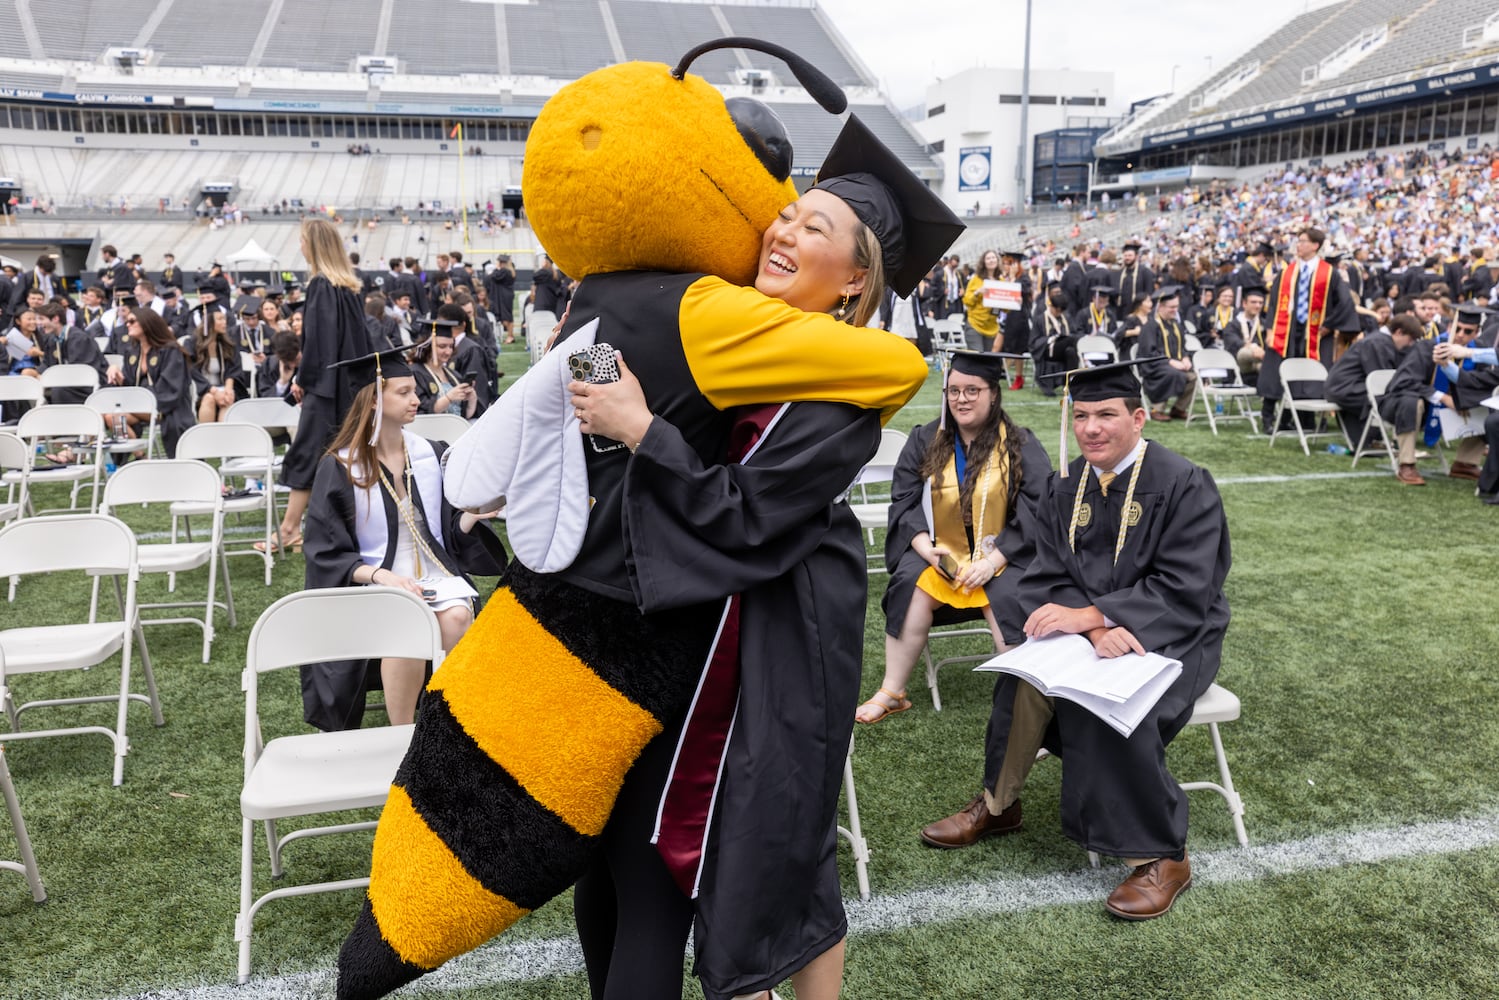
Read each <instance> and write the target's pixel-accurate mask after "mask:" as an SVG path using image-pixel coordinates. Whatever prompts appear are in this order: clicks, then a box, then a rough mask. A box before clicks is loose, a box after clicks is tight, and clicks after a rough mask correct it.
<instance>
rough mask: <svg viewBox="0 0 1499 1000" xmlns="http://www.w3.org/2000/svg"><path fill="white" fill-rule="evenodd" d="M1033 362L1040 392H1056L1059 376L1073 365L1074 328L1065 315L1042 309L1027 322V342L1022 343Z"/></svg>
mask: <svg viewBox="0 0 1499 1000" xmlns="http://www.w3.org/2000/svg"><path fill="white" fill-rule="evenodd" d="M1026 348H1027V350H1028V352H1029V353H1030V356H1031V358H1032V360H1033V361H1034V362H1035V365H1036V384H1037V387H1038V388H1040V390H1041V393H1042V395H1045V396H1054V395H1056V392H1057V389H1058V387H1059V386H1060V385H1061V384H1062V375H1063V373H1064V372H1067V371H1070V370H1071V369H1073V368H1076V367H1077V331H1076V330H1074V329H1073V328H1072V325H1071V324H1070V323H1069V322H1068V321H1067V316H1066V314H1065V313H1064V314H1062V315H1060V316H1053V315H1051V310H1050V309H1049V308H1042V309H1040V310H1039V311H1038V312H1037V313H1036V316H1035V318H1034V319H1033V320H1032V321H1031V336H1030V342H1029V343H1028V344H1027V345H1026Z"/></svg>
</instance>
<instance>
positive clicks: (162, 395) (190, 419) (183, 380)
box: [122, 341, 198, 458]
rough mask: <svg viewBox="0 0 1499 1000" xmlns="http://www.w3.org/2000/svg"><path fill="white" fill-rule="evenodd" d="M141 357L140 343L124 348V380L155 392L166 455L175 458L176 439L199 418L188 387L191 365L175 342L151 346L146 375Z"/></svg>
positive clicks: (158, 424)
mask: <svg viewBox="0 0 1499 1000" xmlns="http://www.w3.org/2000/svg"><path fill="white" fill-rule="evenodd" d="M140 360H141V349H140V345H139V344H138V343H136V342H135V341H131V342H130V345H129V347H128V348H127V349H126V351H125V368H124V371H123V373H122V374H123V375H124V378H125V382H124V384H125V385H143V386H146V387H147V388H149V389H150V390H151V392H152V394H153V395H155V396H156V412H157V417H156V426H157V427H159V428H161V442H162V444H163V445H164V446H165V447H166V450H167V457H168V458H173V457H175V456H176V454H177V440H178V439H179V438H181V437H182V435H183V433H184V432H185V431H186V430H187V429H188V428H189V427H191V426H192V425H193V424H195V423H197V420H198V415H197V414H196V413H194V412H193V401H192V395H191V392H190V389H189V387H190V386H191V384H192V371H191V367H192V366H191V365H190V364H189V363H188V360H187V355H186V354H184V353H183V352H182V350H181V349H180V348H179V347H178V346H177V345H176V344H168V345H167V346H165V347H157V348H154V349H152V351H151V353H150V354H149V355H148V356H147V358H146V372H145V374H144V375H142V374H141V372H140Z"/></svg>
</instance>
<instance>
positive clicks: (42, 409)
mask: <svg viewBox="0 0 1499 1000" xmlns="http://www.w3.org/2000/svg"><path fill="white" fill-rule="evenodd" d="M27 381H32V380H31V379H27ZM16 436H17V437H19V438H20V439H21V441H22V443H23V444H24V445H25V446H26V465H25V467H23V468H22V469H21V473H20V483H21V498H20V504H21V510H22V512H23V516H24V514H25V512H28V511H29V512H30V513H31V514H33V515H35V514H48V513H53V512H54V510H53V509H48V510H39V509H38V508H37V506H36V504H35V503H34V502H33V499H32V496H31V494H32V491H33V490H35V489H36V488H37V487H38V486H46V485H49V484H52V483H70V484H71V485H72V490H71V493H70V498H69V504H70V506H68V507H59V508H55V510H66V511H69V512H76V511H77V509H78V491H79V488H80V487H81V486H82V485H83V484H84V483H85V482H87V483H89V508H88V509H89V511H90V512H92V511H93V510H95V509H96V507H97V505H98V496H99V476H100V473H101V471H102V470H103V468H104V463H103V447H104V421H103V419H102V418H101V417H100V416H99V414H98V411H96V410H93V409H90V408H89V407H87V406H79V405H75V404H69V403H53V404H50V405H48V406H37V407H34V408H32V409H30V410H27V411H26V412H25V413H23V414H21V421H20V423H18V424H17V425H16ZM52 441H60V442H63V443H65V444H67V445H68V447H69V448H70V449H71V450H72V452H73V454H74V456H75V457H76V458H78V459H79V461H78V462H77V463H76V464H72V465H64V466H59V467H56V468H37V466H36V457H37V450H38V449H37V446H38V445H46V444H47V443H48V442H52ZM85 456H86V457H87V458H88V459H89V460H88V461H83V460H82V459H83V458H84V457H85ZM15 475H16V474H15V473H14V472H7V473H5V481H6V482H7V483H10V482H13V481H15V479H14V477H15Z"/></svg>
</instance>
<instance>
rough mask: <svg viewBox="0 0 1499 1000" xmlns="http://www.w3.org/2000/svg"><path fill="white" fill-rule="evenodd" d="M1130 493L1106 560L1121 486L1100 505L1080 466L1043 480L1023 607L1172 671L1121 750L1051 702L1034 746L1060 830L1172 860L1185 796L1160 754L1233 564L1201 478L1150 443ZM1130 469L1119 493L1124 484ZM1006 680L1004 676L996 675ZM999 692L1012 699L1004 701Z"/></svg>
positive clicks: (1182, 712) (1212, 648)
mask: <svg viewBox="0 0 1499 1000" xmlns="http://www.w3.org/2000/svg"><path fill="white" fill-rule="evenodd" d="M1144 463H1145V464H1144V466H1143V468H1141V470H1140V478H1139V481H1138V482H1137V484H1136V487H1135V494H1134V502H1135V503H1138V504H1139V505H1140V517H1139V521H1138V523H1137V524H1135V525H1134V526H1133V527H1131V528H1130V529H1129V534H1128V536H1127V537H1126V539H1125V543H1124V549H1123V550H1122V551H1121V552H1120V554H1119V561H1118V563H1117V565H1116V564H1115V563H1114V546H1115V542H1116V539H1117V535H1118V531H1119V519H1120V515H1121V513H1122V511H1123V508H1124V498H1125V493H1126V489H1125V488H1124V487H1121V486H1117V485H1116V487H1115V488H1113V489H1110V490H1109V495H1108V498H1107V499H1103V498H1102V497H1101V496H1100V494H1099V489H1098V478H1097V477H1096V476H1095V475H1093V474H1092V473H1091V471H1090V472H1089V473H1088V476H1087V479H1086V481H1084V480H1083V479H1082V474H1083V472H1084V470H1085V469H1086V468H1087V466H1086V463H1085V462H1084V460H1083V459H1081V458H1079V459H1077V460H1075V461H1074V462H1073V463H1072V466H1071V471H1070V475H1069V476H1068V477H1067V478H1065V479H1063V478H1060V477H1057V476H1053V477H1052V478H1051V479H1050V480H1048V488H1047V490H1046V493H1045V495H1044V496H1043V497H1042V500H1041V503H1040V504H1039V505H1038V508H1037V530H1038V535H1037V538H1036V555H1035V558H1034V559H1033V560H1032V561H1031V564H1030V566H1029V567H1028V568H1027V569H1026V572H1025V575H1024V576H1023V577H1022V578H1021V581H1020V598H1021V605H1022V607H1023V608H1024V609H1025V610H1026V611H1027V612H1031V611H1034V610H1035V609H1036V608H1039V607H1040V606H1041V605H1043V604H1048V603H1056V604H1061V605H1063V606H1066V607H1073V608H1079V607H1086V606H1088V605H1093V606H1095V607H1097V608H1098V610H1099V611H1101V612H1102V613H1103V614H1104V615H1105V616H1106V617H1107V618H1109V619H1110V620H1112V621H1114V622H1116V623H1118V624H1119V625H1120V626H1122V627H1124V628H1127V629H1129V631H1130V632H1131V633H1132V634H1133V635H1134V636H1135V638H1137V639H1138V640H1139V641H1140V644H1141V645H1142V646H1144V647H1145V648H1146V649H1147V650H1149V651H1151V652H1154V653H1160V654H1161V655H1163V656H1167V657H1170V658H1172V659H1175V660H1180V661H1181V663H1182V672H1181V676H1179V677H1178V678H1177V679H1176V681H1175V683H1173V684H1172V685H1171V687H1169V688H1168V689H1167V690H1166V693H1165V694H1164V695H1163V696H1162V697H1161V700H1160V701H1159V702H1158V703H1157V704H1156V706H1155V708H1153V709H1152V710H1151V711H1150V712H1149V714H1147V715H1146V716H1145V718H1144V720H1142V721H1141V723H1140V725H1139V727H1138V728H1137V729H1136V730H1135V732H1134V734H1133V735H1132V736H1131V737H1130V738H1129V739H1125V738H1124V737H1122V736H1120V735H1119V733H1117V732H1116V731H1115V730H1114V729H1112V728H1111V727H1110V726H1109V725H1108V724H1107V723H1104V722H1102V721H1100V720H1099V719H1098V718H1097V717H1095V716H1094V715H1092V714H1091V713H1089V712H1088V711H1087V710H1086V709H1083V708H1081V707H1080V706H1077V705H1075V704H1074V703H1073V702H1070V701H1067V700H1065V699H1062V698H1058V699H1056V700H1055V702H1054V707H1055V711H1056V715H1055V717H1054V718H1053V720H1052V723H1051V725H1050V727H1049V728H1048V730H1047V734H1046V739H1045V744H1046V746H1047V747H1048V748H1049V749H1051V750H1052V752H1054V753H1056V754H1058V755H1059V756H1060V757H1061V758H1062V795H1061V812H1062V832H1063V833H1065V834H1066V835H1067V836H1068V837H1069V838H1070V839H1072V840H1074V841H1076V842H1077V843H1079V844H1081V845H1082V846H1083V847H1085V848H1087V849H1088V850H1092V851H1097V852H1098V853H1100V854H1108V855H1110V856H1113V857H1124V858H1152V857H1166V856H1171V855H1175V854H1176V853H1177V852H1179V851H1181V850H1182V849H1183V848H1184V846H1185V844H1186V838H1187V797H1186V794H1185V793H1184V792H1183V791H1182V790H1181V786H1180V785H1178V784H1177V782H1176V780H1175V779H1174V778H1173V777H1172V776H1171V773H1170V771H1168V770H1167V768H1166V758H1165V748H1166V744H1168V743H1170V742H1171V740H1172V739H1173V738H1174V737H1175V736H1176V734H1177V733H1178V732H1180V731H1181V729H1182V727H1183V726H1185V725H1186V724H1187V721H1188V720H1189V719H1190V718H1191V717H1192V707H1193V704H1194V703H1195V702H1196V700H1197V698H1198V697H1199V696H1200V695H1201V694H1202V693H1203V692H1204V691H1206V690H1207V688H1208V685H1210V684H1211V683H1212V682H1213V678H1215V677H1216V676H1217V674H1218V665H1219V662H1220V660H1221V657H1222V651H1223V635H1224V632H1225V631H1226V630H1227V629H1228V621H1229V608H1228V600H1227V598H1226V597H1225V596H1224V593H1223V581H1224V579H1225V578H1226V577H1227V576H1228V570H1229V565H1230V563H1231V561H1232V560H1231V554H1230V550H1229V539H1228V522H1227V520H1226V519H1225V517H1224V514H1223V504H1222V501H1221V499H1220V498H1219V495H1218V488H1217V486H1216V485H1215V484H1214V483H1213V478H1212V476H1211V475H1210V474H1209V473H1208V471H1207V470H1206V469H1202V468H1199V467H1198V466H1195V465H1193V464H1192V463H1190V462H1188V461H1187V460H1186V459H1185V458H1182V457H1181V456H1180V455H1177V454H1175V453H1174V452H1171V451H1168V450H1166V449H1165V448H1163V447H1161V446H1160V445H1157V444H1151V445H1150V446H1149V447H1148V448H1147V449H1146V451H1145V457H1144ZM1132 472H1133V467H1131V468H1127V469H1125V470H1124V471H1123V472H1121V473H1120V475H1119V479H1118V480H1117V481H1116V482H1117V483H1123V484H1126V485H1127V483H1128V481H1129V478H1130V475H1131V473H1132ZM1083 482H1085V483H1086V485H1085V490H1086V492H1085V493H1084V494H1083V497H1084V500H1085V502H1087V503H1089V504H1090V505H1091V507H1092V510H1093V517H1092V518H1091V520H1090V521H1089V523H1088V524H1087V525H1081V524H1080V525H1079V526H1078V529H1077V550H1076V552H1073V551H1072V550H1071V549H1069V547H1068V544H1067V534H1068V526H1069V524H1070V523H1071V520H1072V508H1073V501H1074V499H1075V497H1076V495H1077V494H1076V491H1077V488H1078V485H1079V483H1083ZM1005 676H1006V677H1008V675H1005ZM1020 683H1023V682H1022V681H1019V680H1018V679H1015V678H1009V680H1008V681H1006V680H1003V679H1002V680H1001V682H1000V683H999V685H997V687H996V691H995V712H994V715H993V716H992V717H991V719H990V732H989V738H988V747H987V752H986V762H985V766H986V773H985V785H986V787H989V788H992V787H993V785H994V781H995V779H996V778H997V777H998V772H999V764H998V762H999V759H1000V758H1001V757H1002V753H1003V747H1004V743H1005V741H1006V740H1007V739H1008V722H1009V716H1008V710H1009V706H1010V705H1012V704H1013V702H1014V698H1013V696H1012V695H1013V691H1014V689H1015V685H1017V684H1020ZM1007 693H1008V694H1009V695H1011V696H1009V697H1007V696H1006V695H1007Z"/></svg>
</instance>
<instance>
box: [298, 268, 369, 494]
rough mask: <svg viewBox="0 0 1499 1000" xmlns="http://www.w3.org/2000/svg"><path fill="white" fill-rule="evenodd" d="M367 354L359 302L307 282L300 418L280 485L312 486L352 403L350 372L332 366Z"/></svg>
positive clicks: (327, 285) (318, 280) (324, 282)
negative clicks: (321, 461)
mask: <svg viewBox="0 0 1499 1000" xmlns="http://www.w3.org/2000/svg"><path fill="white" fill-rule="evenodd" d="M371 350H372V348H371V346H370V337H369V331H368V330H367V329H366V328H365V325H364V310H363V308H362V307H361V306H360V304H359V297H358V296H357V295H355V294H354V293H353V291H351V290H350V289H347V288H339V287H335V286H334V284H333V283H332V282H331V281H329V280H328V279H327V278H325V277H323V276H322V275H318V276H317V277H315V278H313V279H312V280H311V281H309V282H307V305H306V307H305V308H304V309H303V311H302V362H301V364H299V365H298V366H297V384H298V385H300V386H301V387H302V416H301V418H300V420H299V421H298V422H297V434H296V436H295V437H294V438H292V442H291V446H290V447H288V448H287V449H286V458H285V459H284V460H283V462H282V466H281V475H280V477H279V481H280V482H281V483H283V484H284V485H286V486H290V487H291V488H292V489H307V488H309V487H310V486H312V480H313V476H314V475H315V473H316V470H317V463H318V460H319V459H320V458H321V457H322V455H323V452H325V451H327V450H328V444H329V443H330V442H331V441H332V440H333V435H335V434H337V433H338V427H339V425H340V424H342V423H343V420H344V416H345V415H347V414H348V412H349V406H350V405H352V404H353V402H354V393H355V389H354V383H353V381H352V379H351V377H350V375H349V370H348V369H347V368H334V367H333V364H334V363H335V362H338V361H348V360H351V359H353V358H361V357H364V356H365V355H366V354H369V353H370V351H371Z"/></svg>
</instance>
